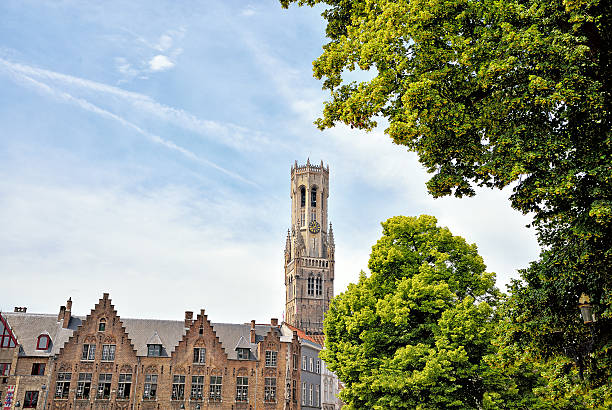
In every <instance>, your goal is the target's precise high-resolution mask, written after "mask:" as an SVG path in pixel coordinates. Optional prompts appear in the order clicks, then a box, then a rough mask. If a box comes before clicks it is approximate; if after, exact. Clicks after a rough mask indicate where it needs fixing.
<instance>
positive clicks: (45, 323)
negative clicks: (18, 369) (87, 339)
mask: <svg viewBox="0 0 612 410" xmlns="http://www.w3.org/2000/svg"><path fill="white" fill-rule="evenodd" d="M2 316H4V318H5V319H6V321H7V322H8V324H9V326H10V329H11V331H12V332H13V334H14V335H15V338H16V339H17V343H18V344H20V345H21V349H22V350H21V351H20V353H19V354H20V355H21V356H39V357H48V356H53V355H56V354H58V353H59V351H60V348H61V347H63V346H64V344H65V343H66V342H67V341H68V339H69V338H70V336H71V335H72V333H73V332H74V331H75V330H76V329H77V328H78V326H79V325H80V324H81V322H82V319H81V318H78V317H74V316H73V317H71V319H70V323H69V324H68V328H66V329H65V328H63V327H62V322H59V321H58V320H57V315H54V314H43V313H21V312H19V313H13V312H2ZM45 333H46V334H48V335H49V337H50V338H51V345H50V348H49V349H48V350H37V349H36V344H37V342H38V336H40V335H41V334H45Z"/></svg>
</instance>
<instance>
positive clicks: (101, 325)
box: [98, 318, 106, 332]
mask: <svg viewBox="0 0 612 410" xmlns="http://www.w3.org/2000/svg"><path fill="white" fill-rule="evenodd" d="M105 330H106V319H104V318H102V319H100V322H99V323H98V332H104V331H105Z"/></svg>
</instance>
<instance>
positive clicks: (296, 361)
mask: <svg viewBox="0 0 612 410" xmlns="http://www.w3.org/2000/svg"><path fill="white" fill-rule="evenodd" d="M299 361H300V357H299V356H298V355H297V354H295V353H294V354H293V370H297V369H298V366H299Z"/></svg>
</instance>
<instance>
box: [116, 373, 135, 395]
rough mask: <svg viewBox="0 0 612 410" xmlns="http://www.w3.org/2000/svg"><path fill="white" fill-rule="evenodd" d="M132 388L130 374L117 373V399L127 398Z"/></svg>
mask: <svg viewBox="0 0 612 410" xmlns="http://www.w3.org/2000/svg"><path fill="white" fill-rule="evenodd" d="M131 390H132V374H131V373H122V374H120V375H119V384H118V385H117V399H129V398H130V392H131Z"/></svg>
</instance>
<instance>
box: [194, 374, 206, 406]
mask: <svg viewBox="0 0 612 410" xmlns="http://www.w3.org/2000/svg"><path fill="white" fill-rule="evenodd" d="M203 394H204V376H191V399H192V400H202V396H203Z"/></svg>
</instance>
